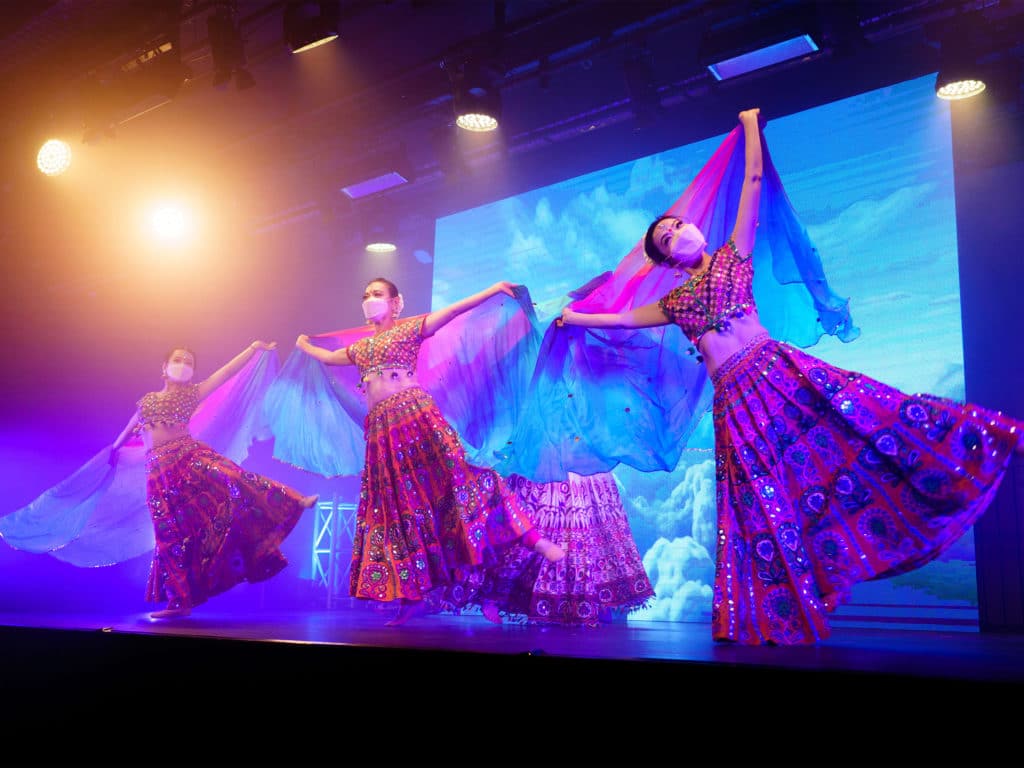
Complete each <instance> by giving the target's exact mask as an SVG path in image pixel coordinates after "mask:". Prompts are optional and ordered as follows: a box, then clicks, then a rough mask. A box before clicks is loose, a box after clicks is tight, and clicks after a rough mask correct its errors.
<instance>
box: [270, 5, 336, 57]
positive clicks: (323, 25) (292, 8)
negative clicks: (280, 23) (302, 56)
mask: <svg viewBox="0 0 1024 768" xmlns="http://www.w3.org/2000/svg"><path fill="white" fill-rule="evenodd" d="M338 5H339V4H338V2H337V0H334V2H294V1H292V2H288V3H287V4H286V5H285V8H284V17H283V20H284V39H285V42H286V43H287V44H288V48H289V49H291V52H292V53H302V52H303V51H308V50H310V49H312V48H316V47H317V46H320V45H323V44H324V43H329V42H331V41H332V40H334V39H336V38H337V37H338V15H339V13H338Z"/></svg>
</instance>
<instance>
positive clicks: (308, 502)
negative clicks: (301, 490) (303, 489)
mask: <svg viewBox="0 0 1024 768" xmlns="http://www.w3.org/2000/svg"><path fill="white" fill-rule="evenodd" d="M319 499H320V494H319V493H314V494H313V495H312V496H304V497H303V498H302V508H303V509H309V508H310V507H312V506H313V505H314V504H316V503H317V501H318V500H319Z"/></svg>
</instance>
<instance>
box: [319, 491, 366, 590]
mask: <svg viewBox="0 0 1024 768" xmlns="http://www.w3.org/2000/svg"><path fill="white" fill-rule="evenodd" d="M356 509H357V505H356V504H353V503H352V502H347V501H340V500H339V499H338V497H337V496H335V497H334V498H332V499H331V500H330V501H325V500H321V501H320V502H318V503H317V505H316V520H315V521H314V524H313V581H314V583H315V584H316V585H317V586H320V587H323V588H324V591H325V592H326V594H327V608H328V609H330V608H331V607H332V606H333V604H334V601H335V600H336V599H337V598H338V597H340V596H345V595H347V593H348V591H347V588H346V586H345V584H346V580H347V579H348V575H349V570H350V569H351V566H352V561H351V552H352V541H353V538H354V537H355V532H356Z"/></svg>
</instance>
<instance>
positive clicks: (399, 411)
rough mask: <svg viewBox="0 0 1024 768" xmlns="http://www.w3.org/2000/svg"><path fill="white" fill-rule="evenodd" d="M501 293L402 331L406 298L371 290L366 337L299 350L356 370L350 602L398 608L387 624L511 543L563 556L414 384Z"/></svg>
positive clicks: (500, 288)
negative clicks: (456, 332) (362, 442)
mask: <svg viewBox="0 0 1024 768" xmlns="http://www.w3.org/2000/svg"><path fill="white" fill-rule="evenodd" d="M499 293H503V294H507V295H508V296H514V292H513V286H512V285H511V284H510V283H506V282H499V283H495V284H494V285H493V286H491V287H490V288H488V289H486V290H484V291H481V292H479V293H477V294H474V295H473V296H470V297H468V298H466V299H463V300H461V301H458V302H456V303H454V304H452V305H450V306H448V307H446V308H444V309H440V310H437V311H435V312H430V313H428V314H426V315H423V316H422V317H418V318H410V319H407V320H403V321H400V320H399V319H398V318H399V315H400V314H401V311H402V308H403V299H402V296H401V294H400V293H399V292H398V288H397V287H396V286H395V285H394V283H392V282H391V281H389V280H385V279H383V278H377V279H375V280H372V281H370V283H369V284H368V285H367V286H366V290H365V292H364V294H363V314H364V316H365V317H366V319H367V321H368V322H369V323H370V324H371V326H372V328H373V332H372V335H368V336H365V337H364V338H361V339H359V340H358V341H355V342H353V343H351V344H349V345H347V346H344V347H340V348H338V349H335V350H328V349H325V348H323V347H320V346H316V345H315V344H312V343H311V342H310V339H309V336H308V335H305V334H303V335H301V336H299V337H298V339H297V340H296V347H297V348H298V349H299V350H301V351H302V352H304V353H306V354H307V355H309V356H311V357H312V358H314V359H316V360H319V361H320V362H322V363H325V364H327V365H355V366H357V367H358V369H359V374H360V380H361V382H362V384H363V386H364V388H365V392H366V399H367V403H366V404H367V407H368V408H369V411H368V413H367V415H366V418H365V423H364V424H365V439H366V453H365V465H364V469H363V472H362V478H361V490H360V497H359V506H358V510H357V513H356V531H355V540H354V543H353V547H352V569H351V577H350V590H351V594H352V595H353V596H355V597H359V598H367V599H372V600H379V601H385V602H389V601H394V600H398V601H399V602H400V608H399V611H398V613H397V615H396V616H395V617H394V618H393V619H392V620H391V621H389V622H388V623H389V624H392V625H394V624H403V623H405V622H406V621H408V620H409V619H410V618H412V617H413V616H416V615H418V614H421V613H423V612H424V611H425V610H426V606H425V604H424V602H423V601H424V599H425V598H426V597H427V595H428V594H429V593H430V592H432V591H433V590H434V589H435V588H438V587H444V586H446V585H449V584H451V583H453V582H454V581H455V580H456V578H457V577H456V575H455V574H456V573H457V572H460V571H461V570H462V569H467V568H469V569H473V568H482V567H483V566H484V564H485V562H490V561H493V560H494V559H496V558H497V553H498V552H499V551H500V550H501V549H502V548H504V547H507V546H509V545H511V544H512V543H514V542H517V541H522V543H523V544H525V545H526V546H528V547H530V548H532V549H533V550H535V551H537V552H538V553H540V554H541V555H542V556H543V557H544V558H545V559H547V560H549V561H558V560H560V559H562V558H563V557H564V556H565V552H564V551H563V550H562V549H561V548H560V547H559V546H557V545H556V544H554V543H553V542H551V541H550V540H548V539H546V538H544V537H542V536H540V534H539V533H538V532H537V531H536V529H535V528H534V527H533V523H532V521H531V520H530V518H529V516H528V515H527V514H526V512H525V511H524V510H523V508H522V506H521V505H520V504H519V502H518V501H517V499H516V497H515V495H514V494H513V493H511V492H510V491H509V489H508V487H507V486H506V484H505V482H504V481H503V480H502V478H501V477H500V476H499V475H498V474H497V473H496V472H495V471H494V470H492V469H489V468H485V467H479V466H475V465H473V464H470V463H469V462H468V461H467V458H466V453H465V448H464V446H463V445H462V443H461V441H460V438H459V435H458V433H457V432H456V430H455V429H454V428H453V427H452V425H451V424H450V423H449V422H448V421H447V420H446V419H445V417H444V416H443V415H442V414H441V411H440V409H439V408H438V407H437V404H436V402H435V400H434V398H433V397H432V396H431V394H430V393H429V392H427V391H426V390H425V389H424V388H423V387H422V386H421V384H420V382H419V379H418V378H417V374H416V364H417V358H418V355H419V351H420V346H421V344H422V343H423V341H424V340H425V339H427V338H428V337H430V336H432V335H433V334H434V333H436V332H437V331H438V330H439V329H441V328H443V327H444V326H445V325H447V324H448V323H449V322H450V321H451V320H453V319H454V318H455V317H457V316H458V315H461V314H463V313H464V312H467V311H468V310H471V309H473V308H474V307H476V306H478V305H480V304H481V303H483V302H484V301H486V300H487V299H489V298H490V297H492V296H496V295H497V294H499Z"/></svg>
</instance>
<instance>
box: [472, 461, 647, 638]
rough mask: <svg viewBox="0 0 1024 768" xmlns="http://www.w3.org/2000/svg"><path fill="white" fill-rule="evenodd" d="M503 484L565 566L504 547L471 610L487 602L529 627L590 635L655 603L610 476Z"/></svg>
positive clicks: (572, 476)
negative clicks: (576, 629)
mask: <svg viewBox="0 0 1024 768" xmlns="http://www.w3.org/2000/svg"><path fill="white" fill-rule="evenodd" d="M507 480H508V483H509V485H510V486H511V487H512V489H513V490H514V491H515V493H516V495H517V496H518V497H519V500H520V501H521V502H522V504H523V506H524V507H525V508H526V509H527V511H528V512H529V513H530V517H531V518H532V519H533V522H534V525H536V526H537V531H538V532H539V533H540V535H542V536H545V537H547V538H548V539H550V540H551V541H553V542H554V543H556V544H558V545H559V546H561V547H562V549H564V550H565V553H566V554H565V558H563V559H562V560H560V561H558V562H555V563H553V562H549V561H548V560H546V559H545V558H544V557H543V556H542V555H540V554H539V553H537V552H535V551H533V550H532V549H528V548H526V547H524V546H515V547H510V548H508V549H507V550H506V551H505V553H504V556H503V557H502V559H501V562H499V563H498V565H497V566H495V567H494V568H491V569H489V570H488V573H487V578H486V580H485V582H484V585H483V587H482V589H481V593H480V595H479V597H478V598H477V599H475V600H474V602H481V601H482V600H489V601H493V602H494V603H496V604H497V606H498V608H499V610H500V612H501V613H503V614H505V615H508V616H510V617H512V618H521V619H524V620H525V621H527V622H529V623H539V624H561V625H565V626H591V627H592V626H597V625H598V624H599V623H600V622H602V621H609V620H613V619H615V618H623V617H625V615H626V614H628V613H629V611H631V610H633V609H635V608H639V607H642V606H644V605H646V604H647V603H648V602H649V601H650V600H651V599H652V598H653V597H654V587H653V586H652V585H651V581H650V579H649V578H648V576H647V572H646V571H645V570H644V565H643V561H642V559H641V556H640V552H639V550H638V549H637V546H636V542H635V541H634V540H633V533H632V531H631V530H630V527H629V520H628V518H627V517H626V512H625V510H624V509H623V507H622V498H621V496H620V495H619V488H618V486H617V485H616V483H615V478H614V477H613V476H612V475H611V473H609V472H603V473H600V474H596V475H589V476H583V475H577V474H575V473H571V472H570V473H569V476H568V479H566V480H564V481H558V482H550V483H535V482H532V481H531V480H528V479H526V478H525V477H521V476H519V475H510V476H509V477H508V478H507Z"/></svg>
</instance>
